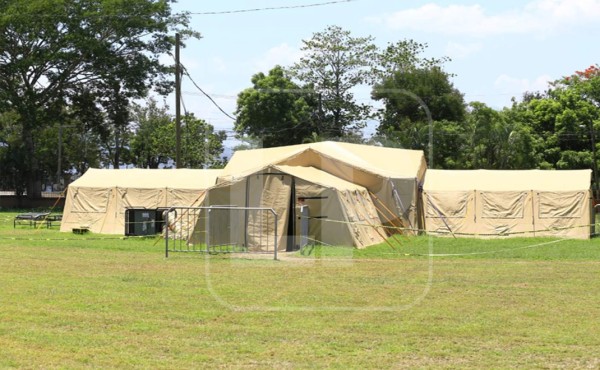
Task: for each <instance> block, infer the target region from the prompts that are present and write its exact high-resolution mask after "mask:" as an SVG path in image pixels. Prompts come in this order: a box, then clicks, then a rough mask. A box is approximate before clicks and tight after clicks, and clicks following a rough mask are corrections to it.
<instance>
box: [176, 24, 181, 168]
mask: <svg viewBox="0 0 600 370" xmlns="http://www.w3.org/2000/svg"><path fill="white" fill-rule="evenodd" d="M180 38H181V36H180V35H179V33H176V34H175V167H176V168H180V166H181V64H180V63H179V44H180V43H181V42H180Z"/></svg>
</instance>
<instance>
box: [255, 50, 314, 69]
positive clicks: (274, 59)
mask: <svg viewBox="0 0 600 370" xmlns="http://www.w3.org/2000/svg"><path fill="white" fill-rule="evenodd" d="M302 55H303V52H302V51H301V50H300V49H298V48H295V47H293V46H290V45H288V44H287V43H283V44H281V45H278V46H275V47H272V48H271V49H269V50H267V52H266V53H265V54H264V55H263V56H262V57H260V58H259V59H256V60H255V62H254V68H255V71H256V72H264V73H266V72H268V71H270V70H271V69H272V68H273V67H275V66H276V65H280V66H283V67H286V66H290V65H292V64H294V63H295V62H297V61H299V60H300V58H301V57H302Z"/></svg>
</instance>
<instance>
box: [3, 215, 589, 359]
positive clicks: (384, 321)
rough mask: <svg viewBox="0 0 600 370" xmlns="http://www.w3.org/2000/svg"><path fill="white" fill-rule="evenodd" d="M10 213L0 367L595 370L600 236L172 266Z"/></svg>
mask: <svg viewBox="0 0 600 370" xmlns="http://www.w3.org/2000/svg"><path fill="white" fill-rule="evenodd" d="M13 216H14V213H0V284H1V288H0V348H1V349H0V368H88V367H89V368H92V367H94V368H152V369H155V368H168V369H173V368H203V367H233V368H238V367H243V368H264V367H276V368H282V367H287V368H298V367H299V368H304V367H312V368H321V367H340V368H342V367H344V368H347V367H351V368H411V367H412V368H511V367H513V368H514V367H516V368H598V367H600V336H599V335H598V333H600V320H599V319H598V317H600V239H592V240H589V241H572V240H570V241H566V240H565V241H560V240H558V241H557V240H552V239H501V240H470V239H451V238H432V239H430V238H427V237H417V238H402V239H399V241H397V242H395V244H394V248H391V247H390V246H388V245H387V244H383V245H380V246H375V247H372V248H368V249H366V250H360V251H357V250H353V249H350V248H341V247H336V248H332V247H321V248H319V247H317V248H307V249H305V250H303V251H302V253H297V254H296V255H294V256H291V257H290V256H288V257H287V258H283V259H282V260H279V261H273V260H271V259H251V258H231V257H228V256H216V255H213V256H204V255H197V254H194V255H192V254H182V253H179V254H171V256H170V257H169V258H168V259H166V258H165V257H164V243H163V242H162V241H160V240H155V239H125V240H123V239H120V238H118V237H117V238H111V237H108V238H103V237H106V236H101V235H94V234H87V235H73V234H70V233H60V232H58V231H57V230H56V228H54V229H52V230H47V229H35V230H34V229H31V228H29V227H27V226H20V227H18V228H17V229H13V225H12V217H13ZM430 252H433V254H435V255H442V254H452V255H451V256H436V257H431V256H429V254H430Z"/></svg>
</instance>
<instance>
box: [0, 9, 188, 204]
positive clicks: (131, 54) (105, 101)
mask: <svg viewBox="0 0 600 370" xmlns="http://www.w3.org/2000/svg"><path fill="white" fill-rule="evenodd" d="M0 12H1V13H2V17H0V50H1V51H2V52H1V53H0V111H6V110H9V109H10V110H13V111H15V112H16V113H17V114H18V116H19V121H18V124H19V125H20V126H21V128H22V130H21V135H22V140H21V141H22V142H21V145H22V146H23V148H24V153H25V158H26V160H25V161H24V162H23V172H24V176H25V180H26V183H27V194H28V195H29V196H31V197H36V196H39V194H40V190H41V175H42V174H41V170H42V168H41V167H40V158H39V157H38V156H37V155H36V154H37V150H36V148H37V147H38V146H39V145H40V144H39V138H38V137H37V136H36V134H37V133H39V132H41V131H43V129H44V128H46V127H48V126H50V125H55V124H56V123H57V122H60V121H61V120H62V117H63V113H64V112H65V109H64V108H65V106H67V105H70V104H77V103H86V104H87V105H85V107H86V108H93V107H101V108H102V109H101V110H100V109H91V112H93V113H99V112H100V111H103V112H104V113H105V117H106V118H107V119H108V120H109V122H111V124H113V125H116V126H119V125H120V127H123V125H124V122H125V121H126V120H125V118H126V116H125V115H124V112H125V111H126V106H127V104H126V102H127V101H129V99H131V98H137V97H143V96H145V95H146V94H147V92H148V89H149V88H150V87H154V88H157V89H158V90H159V91H161V92H164V91H165V89H167V88H168V87H169V85H170V83H169V82H168V80H167V79H166V77H167V74H168V73H169V72H171V68H170V67H169V66H166V65H164V64H163V63H162V62H161V61H160V59H159V58H160V57H161V55H163V54H165V53H166V52H168V51H169V50H170V49H171V47H172V45H173V39H172V37H171V36H170V35H169V34H172V33H173V32H174V30H175V28H177V27H182V28H183V29H182V30H181V31H182V33H183V34H184V36H189V35H194V36H196V35H195V34H194V33H193V32H190V31H189V30H188V29H187V28H186V27H187V22H188V16H187V15H186V14H175V15H173V14H172V13H171V8H170V1H154V0H129V1H119V2H115V1H112V0H29V1H25V2H23V1H19V0H6V1H3V2H2V3H1V4H0ZM80 95H84V97H83V98H82V97H81V96H80ZM115 98H116V99H117V101H116V104H113V103H114V99H115ZM112 107H114V109H112ZM88 114H91V113H88ZM102 122H103V123H102V124H104V123H105V122H106V121H102ZM118 146H119V145H117V147H118ZM114 160H115V161H116V162H120V159H119V155H118V154H116V157H115V158H114Z"/></svg>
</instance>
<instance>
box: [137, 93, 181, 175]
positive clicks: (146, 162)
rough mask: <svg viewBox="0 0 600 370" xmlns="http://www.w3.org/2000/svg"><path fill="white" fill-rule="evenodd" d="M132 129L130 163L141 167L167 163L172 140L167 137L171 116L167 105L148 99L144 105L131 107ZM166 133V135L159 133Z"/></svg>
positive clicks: (170, 152)
mask: <svg viewBox="0 0 600 370" xmlns="http://www.w3.org/2000/svg"><path fill="white" fill-rule="evenodd" d="M131 117H132V120H133V130H134V132H135V135H134V136H133V138H132V140H131V153H132V163H133V164H134V165H135V166H136V167H141V168H158V167H159V166H160V165H165V164H167V163H168V161H169V159H170V158H171V155H172V153H173V150H172V148H173V145H175V143H174V142H169V140H167V138H170V137H171V136H172V135H171V134H170V133H168V130H169V129H170V128H171V124H172V122H173V118H172V117H171V115H169V114H168V112H167V107H159V106H158V104H157V102H156V100H154V99H148V100H147V101H146V104H145V105H134V106H133V107H132V114H131ZM164 133H167V134H168V135H167V137H162V136H161V135H162V134H164Z"/></svg>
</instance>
